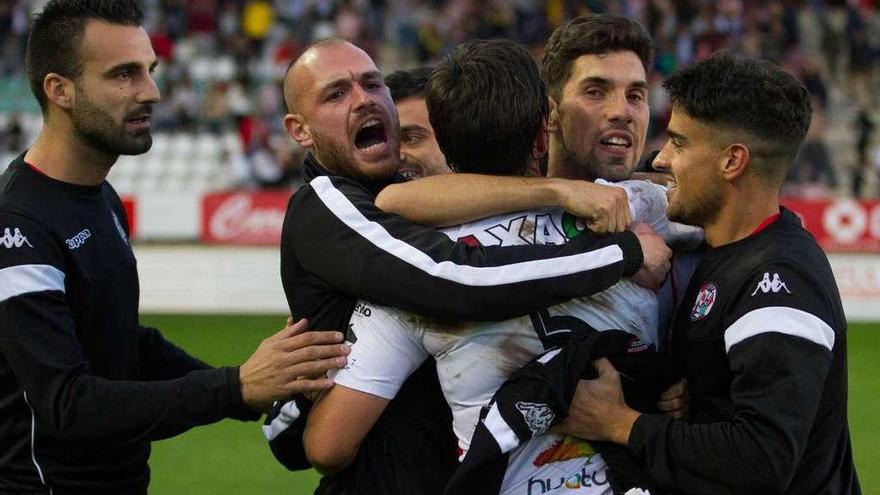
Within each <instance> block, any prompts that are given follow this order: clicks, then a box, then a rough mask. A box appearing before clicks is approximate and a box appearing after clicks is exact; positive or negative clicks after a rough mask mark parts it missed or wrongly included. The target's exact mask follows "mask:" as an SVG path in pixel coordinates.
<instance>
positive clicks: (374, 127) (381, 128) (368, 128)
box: [354, 119, 388, 153]
mask: <svg viewBox="0 0 880 495" xmlns="http://www.w3.org/2000/svg"><path fill="white" fill-rule="evenodd" d="M387 141H388V137H387V135H386V133H385V124H383V123H382V121H380V120H379V119H370V120H367V121H366V122H364V123H363V124H361V127H360V129H358V131H357V133H356V134H355V135H354V146H355V147H356V148H357V149H358V150H360V151H365V152H368V153H369V152H376V151H380V150H381V149H382V148H383V147H384V146H385V144H386V142H387Z"/></svg>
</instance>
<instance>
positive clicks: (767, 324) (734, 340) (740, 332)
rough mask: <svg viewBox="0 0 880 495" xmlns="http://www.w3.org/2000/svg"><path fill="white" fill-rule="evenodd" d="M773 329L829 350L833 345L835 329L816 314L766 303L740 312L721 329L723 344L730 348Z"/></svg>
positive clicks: (728, 350)
mask: <svg viewBox="0 0 880 495" xmlns="http://www.w3.org/2000/svg"><path fill="white" fill-rule="evenodd" d="M768 332H776V333H782V334H786V335H791V336H794V337H800V338H803V339H807V340H809V341H811V342H814V343H816V344H819V345H821V346H822V347H824V348H826V349H828V350H829V351H831V350H832V349H833V348H834V330H833V329H832V328H831V327H830V326H829V325H828V324H827V323H825V322H824V321H822V320H821V319H820V318H819V317H817V316H815V315H812V314H810V313H807V312H806V311H801V310H799V309H795V308H789V307H785V306H768V307H766V308H759V309H755V310H752V311H749V312H748V313H746V314H744V315H742V316H740V317H739V319H737V320H736V321H735V322H733V324H732V325H730V326H729V327H727V329H726V330H725V331H724V346H725V348H726V349H727V352H728V353H730V348H731V347H733V346H735V345H736V344H739V343H740V342H742V341H744V340H746V339H749V338H752V337H755V336H757V335H761V334H763V333H768Z"/></svg>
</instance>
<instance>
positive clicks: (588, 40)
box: [541, 14, 654, 99]
mask: <svg viewBox="0 0 880 495" xmlns="http://www.w3.org/2000/svg"><path fill="white" fill-rule="evenodd" d="M620 51H631V52H633V53H635V54H636V55H637V56H638V57H639V60H641V61H642V66H643V67H644V68H645V72H646V73H647V72H648V71H649V69H650V67H651V64H652V63H653V61H654V41H653V40H652V39H651V36H650V35H648V33H647V32H646V31H645V28H643V27H642V25H641V24H639V23H638V22H636V21H633V20H631V19H627V18H626V17H623V16H620V15H614V14H592V15H586V16H581V17H576V18H574V19H572V20H570V21H568V23H566V24H564V25H562V26H560V27H558V28H557V29H556V31H553V34H551V35H550V39H548V40H547V45H546V46H545V47H544V59H543V60H542V62H541V77H542V78H543V79H544V82H545V83H547V91H548V92H549V93H550V95H551V96H553V97H554V98H556V99H559V98H560V96H561V95H562V87H563V86H565V82H566V81H568V78H569V77H571V66H572V65H573V64H574V61H575V60H577V59H578V58H579V57H581V56H582V55H604V54H607V53H612V52H620Z"/></svg>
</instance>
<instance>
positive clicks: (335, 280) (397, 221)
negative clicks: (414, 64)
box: [266, 156, 642, 494]
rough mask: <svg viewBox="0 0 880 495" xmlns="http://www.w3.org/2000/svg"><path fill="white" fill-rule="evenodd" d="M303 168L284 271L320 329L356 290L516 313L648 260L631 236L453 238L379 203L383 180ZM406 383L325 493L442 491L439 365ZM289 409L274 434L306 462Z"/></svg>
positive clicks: (447, 443)
mask: <svg viewBox="0 0 880 495" xmlns="http://www.w3.org/2000/svg"><path fill="white" fill-rule="evenodd" d="M306 172H307V174H308V175H309V180H310V182H309V183H308V184H307V185H305V186H303V187H302V188H300V189H299V190H298V191H297V192H296V194H294V196H293V198H292V199H291V202H290V204H289V206H288V211H287V216H286V217H285V222H284V227H283V232H282V239H281V278H282V282H283V284H284V289H285V294H286V295H287V300H288V303H289V305H290V309H291V313H292V315H293V316H294V317H295V318H308V319H309V321H310V324H311V328H314V329H322V330H324V329H326V330H345V329H347V328H348V327H349V323H350V320H352V321H353V320H354V319H355V318H357V315H358V314H359V311H358V310H357V309H356V303H357V299H358V298H364V299H367V300H371V301H375V302H376V303H380V304H388V305H393V306H395V307H400V308H404V309H406V310H408V311H412V312H413V313H415V314H422V315H428V316H432V317H438V318H445V319H469V320H473V319H488V320H492V319H503V318H510V317H512V316H518V315H522V314H526V313H527V312H528V311H531V310H534V309H537V308H541V307H546V306H549V305H552V304H555V303H558V302H560V301H562V300H566V299H568V298H571V297H576V296H581V295H584V294H591V293H594V292H598V291H600V290H603V289H605V288H607V287H609V286H611V285H613V284H614V283H616V282H617V280H619V279H620V278H621V276H626V275H631V274H632V273H634V272H635V271H636V270H638V267H639V265H641V263H642V256H641V249H640V247H639V245H638V240H637V239H636V238H635V236H633V235H632V234H629V233H624V234H622V235H620V234H619V235H614V236H606V237H598V236H590V235H588V236H583V238H580V237H581V236H579V238H578V239H577V241H575V242H572V243H569V244H567V245H562V246H515V247H512V248H505V249H501V248H482V247H479V246H469V245H467V244H464V243H455V242H453V241H451V240H450V239H449V238H448V237H446V236H444V235H443V234H442V233H439V232H437V231H436V230H434V229H429V228H426V227H420V226H416V225H412V224H410V223H408V222H405V221H404V220H403V219H401V218H400V217H399V216H397V215H392V214H389V213H385V212H383V211H381V210H379V209H378V208H376V206H375V205H374V204H373V202H374V200H375V194H376V192H377V191H378V190H379V189H380V188H381V187H382V186H383V185H381V184H379V185H377V186H376V187H372V188H371V187H367V186H366V185H364V184H360V183H358V182H356V181H353V180H351V179H347V178H344V177H340V176H336V175H331V174H328V172H327V171H326V170H324V169H323V168H322V167H321V166H320V164H318V163H317V161H316V160H315V159H314V157H312V156H309V158H308V159H307V163H306ZM353 313H354V317H353V316H352V314H353ZM401 384H402V388H400V391H399V393H398V394H397V397H396V398H395V400H393V401H391V403H390V404H389V406H388V408H387V409H386V411H385V413H384V414H383V415H382V417H381V418H380V419H379V421H378V423H377V424H376V426H375V427H374V428H373V429H372V430H371V431H370V433H369V434H368V435H367V437H366V438H365V439H364V442H363V443H362V445H361V449H360V451H359V453H358V455H357V457H356V459H355V461H354V463H353V464H352V465H351V466H349V467H348V468H347V469H345V470H343V471H342V472H340V473H339V474H337V475H335V476H331V477H325V478H324V479H323V480H322V481H321V486H320V487H319V489H318V493H327V494H330V493H332V494H342V493H358V494H369V493H378V494H385V493H410V494H431V493H440V492H441V491H442V489H443V486H445V484H446V481H447V480H448V478H449V476H450V475H451V472H452V469H454V467H455V457H454V453H455V443H454V439H453V438H452V437H451V434H450V433H449V431H448V427H447V425H448V424H449V416H448V414H449V413H448V407H447V406H445V403H444V401H443V397H442V394H441V393H440V390H439V384H438V383H437V378H436V372H435V370H434V368H433V366H430V365H428V366H427V367H425V366H423V367H422V368H421V369H420V370H419V372H418V373H415V374H414V375H413V377H411V378H410V380H409V381H407V382H406V384H405V385H404V384H403V380H402V381H401ZM294 400H296V399H294ZM284 407H285V405H283V404H282V405H280V406H279V407H278V408H276V411H275V414H273V415H271V416H270V418H269V425H267V429H266V432H267V439H269V442H270V446H271V447H272V451H273V453H274V454H275V456H276V457H277V458H278V459H279V460H280V461H281V462H282V463H283V464H284V465H285V466H287V467H288V468H290V469H304V468H307V467H308V463H307V460H306V458H305V455H304V452H303V448H302V440H301V433H302V424H303V421H304V420H305V415H304V414H300V415H295V414H294V415H288V414H284V412H285V410H284ZM444 409H445V412H444Z"/></svg>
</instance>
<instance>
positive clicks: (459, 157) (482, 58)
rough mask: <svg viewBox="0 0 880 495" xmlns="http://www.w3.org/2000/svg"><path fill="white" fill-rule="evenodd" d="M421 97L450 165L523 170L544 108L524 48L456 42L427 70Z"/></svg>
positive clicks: (539, 86) (543, 98) (536, 76)
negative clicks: (422, 96) (429, 73)
mask: <svg viewBox="0 0 880 495" xmlns="http://www.w3.org/2000/svg"><path fill="white" fill-rule="evenodd" d="M425 101H426V103H427V106H428V118H429V119H430V120H431V126H432V127H433V128H434V134H435V135H436V136H437V144H439V145H440V150H441V151H443V154H444V155H446V161H447V163H449V166H450V168H452V169H453V170H455V171H456V172H479V173H485V174H496V175H525V173H526V171H527V170H528V167H529V163H530V160H531V158H532V149H533V146H534V143H535V137H536V136H537V134H538V131H539V129H540V128H541V122H542V120H543V119H544V118H545V117H546V116H547V112H548V108H547V105H548V104H547V92H546V90H545V89H544V83H543V81H541V77H540V75H539V74H538V67H537V65H536V64H535V62H534V60H532V58H531V56H530V55H529V52H528V51H526V50H525V48H523V47H521V46H520V45H518V44H516V43H514V42H513V41H510V40H502V39H496V40H488V41H487V40H472V41H467V42H465V43H462V44H460V45H458V46H457V47H455V49H454V50H453V51H452V52H451V53H450V54H449V55H447V56H446V57H445V58H444V59H443V60H442V61H441V62H440V63H439V64H438V65H437V67H436V68H435V69H434V72H433V73H432V74H431V78H430V80H429V81H428V92H427V97H426V99H425Z"/></svg>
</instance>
